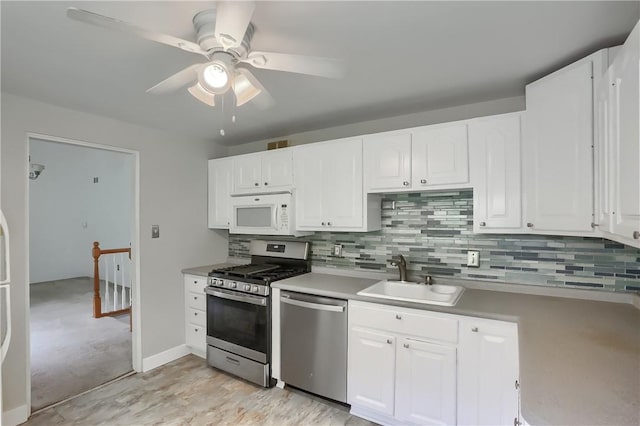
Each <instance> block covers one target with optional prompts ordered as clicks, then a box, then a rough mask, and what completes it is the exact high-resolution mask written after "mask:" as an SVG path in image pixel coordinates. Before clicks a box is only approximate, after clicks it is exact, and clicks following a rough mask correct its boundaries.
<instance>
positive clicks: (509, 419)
mask: <svg viewBox="0 0 640 426" xmlns="http://www.w3.org/2000/svg"><path fill="white" fill-rule="evenodd" d="M517 380H518V330H517V325H516V324H512V323H501V322H498V321H490V320H481V319H479V320H475V319H469V320H467V321H461V323H460V343H459V345H458V424H465V425H513V424H515V422H514V419H516V418H518V417H519V406H518V404H519V402H518V401H519V400H518V389H517V387H516V381H517Z"/></svg>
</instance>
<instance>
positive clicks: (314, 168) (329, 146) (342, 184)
mask: <svg viewBox="0 0 640 426" xmlns="http://www.w3.org/2000/svg"><path fill="white" fill-rule="evenodd" d="M293 157H294V165H295V188H296V226H297V229H299V230H305V231H356V232H357V231H372V230H377V229H380V226H381V225H380V220H381V219H380V199H379V198H378V197H377V196H367V195H366V194H364V193H363V190H362V139H361V138H352V139H341V140H336V141H330V142H322V143H314V144H309V145H302V146H298V147H296V148H295V150H294V154H293Z"/></svg>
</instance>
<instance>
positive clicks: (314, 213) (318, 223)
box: [293, 144, 328, 230]
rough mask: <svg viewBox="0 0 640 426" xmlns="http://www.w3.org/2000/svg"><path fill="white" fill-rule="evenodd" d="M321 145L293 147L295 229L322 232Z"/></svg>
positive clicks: (322, 176)
mask: <svg viewBox="0 0 640 426" xmlns="http://www.w3.org/2000/svg"><path fill="white" fill-rule="evenodd" d="M324 155H325V154H324V149H323V148H322V144H310V145H304V146H298V147H295V149H294V151H293V164H294V173H295V187H296V193H295V197H296V199H295V203H296V209H295V210H296V211H295V214H296V227H297V228H298V229H304V230H322V229H323V226H322V223H323V222H324V223H325V227H326V219H325V218H324V211H323V209H324V201H323V193H324V185H325V180H324V177H325V173H327V174H328V171H327V170H325V165H326V163H325V161H323V157H324Z"/></svg>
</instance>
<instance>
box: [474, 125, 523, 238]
mask: <svg viewBox="0 0 640 426" xmlns="http://www.w3.org/2000/svg"><path fill="white" fill-rule="evenodd" d="M469 144H470V151H471V161H472V164H473V183H474V190H473V201H474V207H473V227H474V231H475V232H483V231H484V232H496V231H497V230H518V229H520V227H521V224H522V210H521V203H522V196H521V183H520V115H519V114H517V115H506V116H501V117H495V118H491V119H487V120H481V121H476V122H472V123H470V124H469Z"/></svg>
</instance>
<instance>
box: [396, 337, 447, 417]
mask: <svg viewBox="0 0 640 426" xmlns="http://www.w3.org/2000/svg"><path fill="white" fill-rule="evenodd" d="M397 346H398V348H397V357H396V359H397V372H396V418H397V419H398V420H401V421H407V422H413V423H417V424H421V425H455V424H456V348H455V347H451V346H443V345H436V344H433V343H427V342H422V341H419V340H414V339H411V338H401V339H400V340H399V341H398V345H397Z"/></svg>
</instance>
